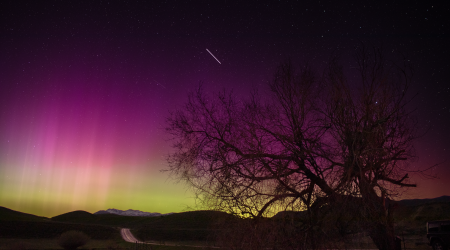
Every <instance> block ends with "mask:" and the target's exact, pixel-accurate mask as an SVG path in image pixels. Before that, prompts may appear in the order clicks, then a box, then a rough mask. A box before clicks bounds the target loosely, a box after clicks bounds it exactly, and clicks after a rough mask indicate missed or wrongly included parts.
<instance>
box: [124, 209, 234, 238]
mask: <svg viewBox="0 0 450 250" xmlns="http://www.w3.org/2000/svg"><path fill="white" fill-rule="evenodd" d="M236 219H237V218H236V217H234V216H232V215H230V214H227V213H225V212H219V211H190V212H183V213H175V214H171V215H167V216H160V217H151V220H147V221H145V222H143V223H142V224H141V225H140V226H139V227H137V228H136V229H134V230H132V231H133V234H134V235H135V236H136V237H138V238H139V239H141V240H144V241H186V240H187V241H192V240H194V241H195V240H198V241H203V240H209V239H211V238H212V237H213V235H214V232H215V229H217V228H218V225H220V224H224V223H227V222H231V221H233V220H236Z"/></svg>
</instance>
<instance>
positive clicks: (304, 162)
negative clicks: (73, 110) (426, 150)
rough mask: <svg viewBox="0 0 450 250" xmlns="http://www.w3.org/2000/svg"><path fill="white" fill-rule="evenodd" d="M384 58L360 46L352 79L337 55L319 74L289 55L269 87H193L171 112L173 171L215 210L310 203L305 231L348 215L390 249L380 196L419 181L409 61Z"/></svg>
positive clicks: (245, 212)
mask: <svg viewBox="0 0 450 250" xmlns="http://www.w3.org/2000/svg"><path fill="white" fill-rule="evenodd" d="M382 56H383V53H381V50H379V49H373V50H370V51H369V50H367V49H365V48H362V49H360V50H359V52H358V54H357V56H356V61H357V62H358V69H359V74H360V77H359V80H358V81H357V82H348V81H347V80H346V78H345V74H344V71H343V69H342V67H341V66H340V65H339V64H338V63H337V60H335V59H331V60H330V63H329V67H328V68H327V70H326V71H325V74H324V77H322V78H318V77H317V76H316V75H315V74H314V71H313V70H312V69H311V68H310V67H308V66H303V67H300V69H299V70H296V69H294V67H293V65H292V63H290V62H287V63H284V64H281V65H280V67H279V68H278V71H277V72H276V74H275V76H274V79H273V80H272V81H271V82H270V84H269V87H270V93H269V94H268V95H261V94H258V93H253V95H252V96H251V98H250V100H245V101H241V100H236V98H234V95H233V93H232V92H225V91H223V92H220V93H218V94H217V95H215V96H206V95H205V94H204V93H203V91H202V88H201V87H199V89H198V90H197V91H196V92H195V93H193V94H191V95H189V100H188V102H187V103H186V105H185V106H184V107H183V108H182V109H180V110H177V111H175V112H173V113H172V114H171V116H170V117H169V118H168V120H167V123H168V127H167V132H168V133H170V135H171V136H172V138H173V140H174V152H173V153H172V154H170V155H169V157H168V162H169V166H170V171H171V172H172V173H173V174H175V175H176V176H177V177H178V178H180V179H181V180H183V181H186V182H188V183H189V184H190V186H191V187H192V188H193V190H194V191H195V192H197V194H198V198H199V200H200V201H201V202H203V205H205V206H207V207H209V208H211V209H216V210H221V211H226V212H229V213H232V214H236V215H239V216H242V217H253V218H256V219H258V218H262V217H268V216H271V215H274V214H275V213H277V212H279V211H289V210H292V211H302V210H307V211H308V213H309V217H308V218H309V223H310V227H309V229H308V230H311V229H312V228H313V227H314V226H316V227H317V225H319V226H320V225H322V226H323V224H320V223H323V220H322V219H323V218H324V211H332V213H333V214H334V215H333V216H332V217H333V218H335V221H336V223H337V224H336V225H339V226H342V225H343V224H342V223H340V224H339V223H338V222H339V221H340V222H343V221H346V220H348V219H349V217H348V216H351V218H353V219H354V221H357V222H358V223H359V225H360V226H362V227H363V228H364V229H366V230H367V231H368V234H369V235H370V237H371V238H372V240H373V241H374V243H375V244H376V245H377V247H378V248H379V249H383V250H384V249H393V248H394V231H393V223H392V219H391V216H390V212H389V211H387V209H386V207H385V206H384V201H383V199H384V198H385V197H386V198H388V197H394V196H395V195H396V194H397V191H398V188H399V187H400V188H403V187H415V185H414V184H410V183H408V182H407V180H408V172H410V171H411V169H409V168H408V165H407V160H408V159H411V157H413V156H414V154H413V153H414V152H413V147H412V141H413V139H414V138H415V137H414V131H413V128H414V127H413V126H412V124H411V122H412V120H411V117H410V115H409V113H408V112H407V109H406V107H405V105H406V104H407V101H408V100H407V99H406V93H407V89H408V84H409V79H410V74H409V72H408V71H407V69H408V67H398V66H397V65H395V64H389V63H388V61H387V60H384V58H383V57H382ZM326 208H328V209H326ZM328 214H329V213H328ZM343 218H345V219H343ZM339 226H338V227H339ZM342 230H343V231H345V229H342ZM316 231H317V230H316ZM343 233H345V232H343ZM302 238H306V237H302ZM313 242H315V241H313ZM302 244H303V243H301V242H299V245H302ZM312 247H315V246H314V245H313V246H312Z"/></svg>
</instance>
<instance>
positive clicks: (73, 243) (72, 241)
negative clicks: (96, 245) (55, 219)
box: [58, 231, 90, 250]
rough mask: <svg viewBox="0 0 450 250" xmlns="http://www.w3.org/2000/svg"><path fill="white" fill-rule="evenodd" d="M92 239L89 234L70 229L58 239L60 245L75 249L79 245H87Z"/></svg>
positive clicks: (67, 248) (68, 249)
mask: <svg viewBox="0 0 450 250" xmlns="http://www.w3.org/2000/svg"><path fill="white" fill-rule="evenodd" d="M89 240H90V238H89V236H87V235H86V234H85V233H83V232H80V231H68V232H65V233H63V234H61V236H60V237H59V239H58V245H59V246H61V247H62V248H64V249H66V250H74V249H77V248H78V247H81V246H84V245H86V243H88V241H89Z"/></svg>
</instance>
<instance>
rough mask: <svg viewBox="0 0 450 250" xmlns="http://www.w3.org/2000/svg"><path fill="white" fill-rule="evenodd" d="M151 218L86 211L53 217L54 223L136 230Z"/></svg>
mask: <svg viewBox="0 0 450 250" xmlns="http://www.w3.org/2000/svg"><path fill="white" fill-rule="evenodd" d="M149 219H150V220H151V217H141V216H122V215H117V214H110V213H108V214H91V213H88V212H85V211H73V212H69V213H65V214H61V215H58V216H55V217H52V221H57V222H67V223H81V224H93V225H104V226H112V227H126V228H135V227H136V226H138V225H140V224H142V223H143V222H145V221H146V220H149Z"/></svg>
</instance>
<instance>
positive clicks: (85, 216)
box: [52, 210, 95, 223]
mask: <svg viewBox="0 0 450 250" xmlns="http://www.w3.org/2000/svg"><path fill="white" fill-rule="evenodd" d="M94 218H95V215H93V214H91V213H89V212H86V211H82V210H77V211H73V212H68V213H65V214H60V215H57V216H55V217H52V221H59V222H79V223H84V222H88V221H91V220H93V219H94Z"/></svg>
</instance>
